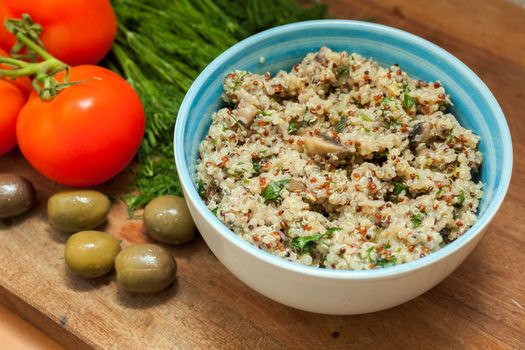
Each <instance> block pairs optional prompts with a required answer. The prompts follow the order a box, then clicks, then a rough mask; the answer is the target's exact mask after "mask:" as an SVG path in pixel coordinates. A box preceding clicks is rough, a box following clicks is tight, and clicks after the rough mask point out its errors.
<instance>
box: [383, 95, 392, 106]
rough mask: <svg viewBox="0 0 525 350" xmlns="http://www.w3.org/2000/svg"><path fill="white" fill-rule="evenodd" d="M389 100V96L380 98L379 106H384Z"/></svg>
mask: <svg viewBox="0 0 525 350" xmlns="http://www.w3.org/2000/svg"><path fill="white" fill-rule="evenodd" d="M390 101H391V99H390V98H388V97H383V99H382V100H381V106H386V105H387V104H388V103H389V102H390Z"/></svg>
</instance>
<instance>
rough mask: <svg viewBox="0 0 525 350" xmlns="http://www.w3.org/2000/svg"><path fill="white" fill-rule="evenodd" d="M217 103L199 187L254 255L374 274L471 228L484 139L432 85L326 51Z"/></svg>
mask: <svg viewBox="0 0 525 350" xmlns="http://www.w3.org/2000/svg"><path fill="white" fill-rule="evenodd" d="M223 98H224V101H225V102H226V107H225V108H223V109H221V110H219V111H218V112H217V113H215V114H214V116H213V122H212V124H211V126H210V129H209V132H208V135H207V136H206V137H205V139H204V140H203V141H202V143H201V145H200V154H199V163H198V167H197V181H198V182H197V187H198V190H199V193H200V195H201V196H202V198H203V200H204V201H205V202H206V204H207V206H208V208H209V209H210V210H211V211H212V212H213V213H214V214H215V215H216V216H217V217H218V218H219V220H221V221H222V222H223V223H224V224H225V225H226V226H227V227H229V228H230V229H231V230H233V232H235V233H236V234H237V235H239V236H240V237H242V238H243V239H244V240H246V241H247V242H250V243H251V244H253V245H255V246H256V247H258V248H259V249H262V250H264V251H266V252H269V253H271V254H274V255H276V256H279V257H281V258H283V259H287V260H290V261H294V262H298V263H301V264H305V265H310V266H316V267H322V268H331V269H352V270H362V269H373V268H378V267H387V266H392V265H396V264H402V263H406V262H409V261H413V260H417V259H419V258H422V257H425V256H426V255H428V254H431V253H432V252H435V251H437V250H439V249H440V248H441V247H443V246H445V245H446V244H448V243H449V242H451V241H453V240H454V239H456V238H457V237H459V236H461V235H462V234H464V233H465V232H466V231H467V230H468V228H469V227H471V226H472V225H473V224H474V223H475V221H476V219H477V217H476V211H477V207H478V204H479V201H480V199H481V197H482V195H483V192H482V184H481V182H480V181H479V169H480V165H481V162H482V155H481V153H480V152H479V151H478V150H477V145H478V142H479V137H478V136H477V135H475V134H474V133H473V132H472V131H470V130H468V129H465V128H463V127H462V126H461V125H460V124H459V123H458V121H457V120H456V118H455V117H454V116H453V115H452V114H450V113H447V110H446V108H447V105H451V101H450V97H449V96H448V95H447V94H446V92H445V89H444V88H443V86H442V85H441V84H440V83H439V82H438V81H436V82H430V83H428V82H424V81H421V80H414V79H412V78H410V77H409V76H408V75H407V74H406V73H405V72H404V71H402V70H401V69H400V67H399V66H398V65H393V66H392V67H389V68H384V67H381V66H379V65H378V63H377V62H375V61H373V60H372V59H367V58H364V57H362V56H360V55H358V54H355V53H354V54H350V55H349V54H348V53H346V52H344V51H343V52H334V51H331V50H330V49H328V48H326V47H323V48H321V50H320V51H319V52H316V53H310V54H308V55H307V56H306V57H305V58H304V60H303V61H302V62H301V63H299V64H297V65H295V66H294V67H293V69H292V70H291V71H290V72H284V71H281V72H279V73H278V74H277V75H275V76H274V77H271V75H270V74H269V73H266V74H264V75H259V74H252V73H249V72H245V71H235V72H232V73H230V74H228V76H227V77H226V79H225V81H224V96H223Z"/></svg>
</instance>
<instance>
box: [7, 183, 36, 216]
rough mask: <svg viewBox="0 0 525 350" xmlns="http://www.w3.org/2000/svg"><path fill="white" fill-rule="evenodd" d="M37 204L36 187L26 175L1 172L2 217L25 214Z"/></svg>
mask: <svg viewBox="0 0 525 350" xmlns="http://www.w3.org/2000/svg"><path fill="white" fill-rule="evenodd" d="M34 204H35V188H34V187H33V184H32V183H31V182H29V180H27V179H26V178H25V177H22V176H19V175H15V174H0V219H8V218H12V217H15V216H17V215H20V214H23V213H25V212H26V211H28V210H29V209H31V207H32V206H33V205H34Z"/></svg>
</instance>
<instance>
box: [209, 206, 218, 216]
mask: <svg viewBox="0 0 525 350" xmlns="http://www.w3.org/2000/svg"><path fill="white" fill-rule="evenodd" d="M218 211H219V207H215V209H213V210H212V211H211V213H212V214H213V215H215V216H217V212H218Z"/></svg>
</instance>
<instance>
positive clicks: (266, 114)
mask: <svg viewBox="0 0 525 350" xmlns="http://www.w3.org/2000/svg"><path fill="white" fill-rule="evenodd" d="M257 114H260V115H262V116H263V117H267V116H269V115H270V113H268V112H266V111H257Z"/></svg>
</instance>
